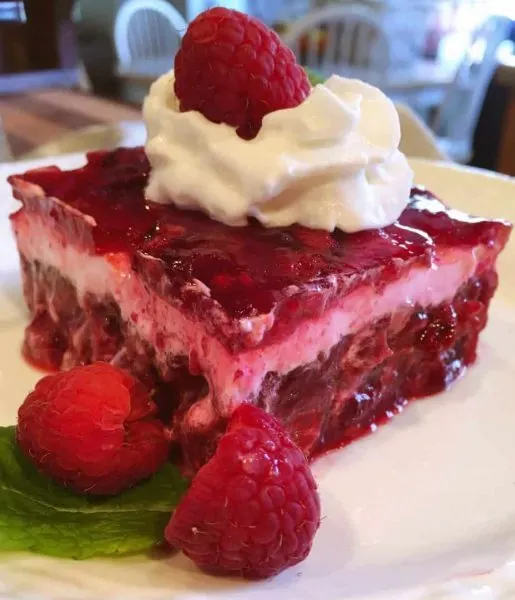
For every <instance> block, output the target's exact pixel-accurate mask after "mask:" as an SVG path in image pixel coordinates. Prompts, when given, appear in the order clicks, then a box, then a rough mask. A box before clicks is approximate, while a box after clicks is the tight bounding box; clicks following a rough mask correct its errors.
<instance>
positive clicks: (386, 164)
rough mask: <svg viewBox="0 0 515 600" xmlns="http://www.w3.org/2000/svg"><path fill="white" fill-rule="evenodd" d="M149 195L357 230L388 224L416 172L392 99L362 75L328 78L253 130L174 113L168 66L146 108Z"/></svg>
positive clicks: (234, 221) (220, 212) (224, 215)
mask: <svg viewBox="0 0 515 600" xmlns="http://www.w3.org/2000/svg"><path fill="white" fill-rule="evenodd" d="M143 116H144V119H145V122H146V126H147V136H148V137H147V144H146V148H145V149H146V153H147V155H148V158H149V161H150V164H151V166H152V170H151V174H150V179H149V184H148V188H147V196H148V198H149V199H150V200H152V201H154V202H161V203H173V204H175V205H177V206H178V207H180V208H188V209H195V210H201V211H203V212H205V213H207V214H208V215H209V216H210V217H211V218H213V219H215V220H217V221H221V222H223V223H226V224H228V225H245V224H246V223H247V220H248V218H249V217H255V218H256V219H258V220H259V221H260V222H261V223H262V224H263V225H265V226H267V227H275V226H287V225H291V224H293V223H299V224H301V225H304V226H306V227H311V228H314V229H325V230H327V231H333V230H334V229H335V228H339V229H341V230H342V231H345V232H348V233H353V232H355V231H360V230H364V229H374V228H378V227H384V226H386V225H390V224H391V223H393V222H394V221H396V220H397V219H398V217H399V216H400V214H401V213H402V211H403V210H404V208H405V207H406V205H407V203H408V201H409V195H410V189H411V186H412V182H413V173H412V171H411V169H410V167H409V165H408V162H407V160H406V157H405V156H404V154H402V152H400V150H399V142H400V125H399V117H398V114H397V111H396V109H395V106H394V105H393V103H392V102H391V101H390V100H389V99H388V98H387V97H386V96H385V95H384V94H383V93H382V92H381V91H380V90H379V89H377V88H375V87H373V86H371V85H368V84H366V83H364V82H362V81H358V80H354V79H345V78H343V77H339V76H336V75H334V76H332V77H331V78H330V79H328V80H327V81H326V82H325V84H323V85H317V86H315V87H314V88H313V89H312V91H311V93H310V95H309V96H308V97H307V98H306V100H305V101H304V102H303V103H302V104H300V105H299V106H296V107H295V108H290V109H285V110H279V111H276V112H273V113H270V114H268V115H266V116H265V118H264V119H263V124H262V127H261V130H260V131H259V133H258V135H257V136H256V137H255V138H254V139H252V140H243V139H241V138H240V137H239V136H238V135H237V134H236V131H235V129H234V128H232V127H230V126H229V125H226V124H216V123H211V122H210V121H208V119H206V118H205V117H204V116H203V115H202V114H201V113H199V112H196V111H190V112H183V113H181V112H180V111H179V102H178V100H177V98H176V97H175V95H174V75H173V72H170V73H168V74H165V75H163V76H162V77H160V78H159V79H158V80H157V81H156V82H155V83H154V84H153V85H152V87H151V89H150V92H149V95H148V96H147V98H146V99H145V102H144V105H143Z"/></svg>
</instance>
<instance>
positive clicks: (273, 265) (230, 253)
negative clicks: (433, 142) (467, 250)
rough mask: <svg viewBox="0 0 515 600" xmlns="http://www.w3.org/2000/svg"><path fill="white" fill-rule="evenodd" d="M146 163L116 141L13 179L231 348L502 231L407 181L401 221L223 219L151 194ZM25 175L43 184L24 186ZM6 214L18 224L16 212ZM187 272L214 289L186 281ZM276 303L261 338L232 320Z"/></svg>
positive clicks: (28, 198) (25, 197)
mask: <svg viewBox="0 0 515 600" xmlns="http://www.w3.org/2000/svg"><path fill="white" fill-rule="evenodd" d="M148 169H149V166H148V163H147V160H146V157H145V155H144V153H143V150H142V149H134V150H127V149H120V150H117V151H115V152H110V153H93V154H90V155H89V158H88V165H87V166H86V167H84V168H82V169H78V170H75V171H69V172H62V171H60V170H59V169H57V168H55V167H52V168H47V169H41V170H36V171H31V172H28V173H26V174H25V175H23V176H20V177H12V178H11V183H13V186H14V187H15V191H16V194H17V196H18V197H19V198H20V199H21V200H22V201H23V204H24V209H23V210H25V211H29V212H30V211H33V212H37V213H39V214H43V215H44V218H45V219H46V220H47V222H48V225H49V227H51V228H52V231H53V232H55V235H60V236H61V239H62V242H63V244H64V245H74V246H76V247H79V248H81V249H83V250H85V251H88V252H92V251H93V252H97V253H100V254H104V253H107V252H123V253H128V255H129V256H130V257H131V260H132V267H133V269H134V270H135V271H137V272H138V273H139V275H140V277H142V278H143V279H144V280H145V281H146V282H147V284H148V285H149V286H150V287H151V288H152V289H154V290H155V291H156V293H158V294H159V295H161V296H162V297H164V298H165V299H166V300H167V301H169V302H171V303H174V304H176V305H178V306H179V307H180V309H181V310H183V311H184V312H186V313H189V314H190V315H192V316H193V318H195V319H199V320H201V321H202V322H203V323H204V324H205V326H206V328H207V329H208V331H209V332H210V333H213V334H216V335H217V336H218V337H219V338H220V339H221V340H222V341H223V342H224V343H225V344H226V345H227V347H229V348H230V349H231V350H234V351H237V350H238V349H239V348H241V347H244V346H252V345H256V344H265V343H267V342H271V341H273V340H277V339H278V338H280V337H282V336H285V335H287V334H288V333H289V332H291V331H292V330H293V329H294V328H295V327H296V326H297V325H298V323H299V322H300V321H302V320H304V319H308V318H317V317H318V316H319V315H320V314H321V313H323V312H324V311H325V310H326V309H327V308H329V307H330V306H331V305H332V304H333V303H334V302H336V301H339V300H340V299H341V298H342V296H344V295H345V294H347V293H348V292H350V291H351V290H353V289H355V288H356V287H359V286H360V285H363V284H369V283H371V282H372V283H373V284H374V286H375V287H376V288H377V290H378V292H380V290H381V288H382V287H383V286H384V285H385V284H386V283H388V282H390V281H392V280H395V279H397V278H398V277H400V276H401V275H402V274H403V273H404V272H405V271H406V270H407V269H408V268H410V267H411V266H413V265H414V264H419V265H424V266H429V265H430V264H431V262H432V260H433V258H434V252H435V248H436V247H438V246H445V247H449V248H453V247H456V246H459V247H472V246H475V245H478V244H485V245H487V246H496V248H497V251H498V250H500V249H501V248H502V247H503V245H504V244H505V243H506V240H507V238H508V235H509V227H508V225H507V224H506V223H502V222H499V221H487V220H482V219H474V218H470V217H468V216H466V215H464V214H462V213H458V212H456V211H447V210H446V209H445V207H444V206H443V205H442V204H441V203H440V202H439V201H438V200H437V199H435V198H434V197H432V196H431V195H430V194H428V193H426V192H423V191H421V190H414V191H413V194H412V201H411V204H410V205H409V207H408V208H407V209H406V210H405V211H404V213H403V215H402V216H401V218H400V221H399V222H398V223H395V224H393V225H391V226H390V227H387V228H385V229H380V230H373V231H364V232H360V233H356V234H352V235H348V234H344V233H342V232H341V231H335V232H334V233H328V232H325V231H317V230H310V229H306V228H304V227H299V226H292V227H288V228H275V229H266V228H263V227H262V226H260V225H259V224H258V223H257V222H255V221H251V222H250V223H249V225H248V227H243V228H237V227H227V226H225V225H223V224H221V223H217V222H215V221H212V220H210V219H209V218H207V217H205V216H204V215H202V214H200V213H195V212H188V211H182V210H177V209H176V208H174V207H173V206H170V205H169V206H162V205H155V204H152V203H149V202H147V201H146V200H145V197H144V189H145V185H146V182H147V176H148ZM27 183H32V184H36V185H37V186H39V187H40V188H42V190H43V194H41V193H40V194H39V195H37V194H34V193H32V192H31V191H30V190H29V191H27V189H26V186H27ZM55 198H58V199H59V202H57V201H56V200H55ZM70 209H73V210H70ZM85 215H87V217H85ZM12 218H13V223H14V226H15V228H16V220H17V218H18V214H15V215H13V217H12ZM194 280H197V281H199V282H201V283H202V284H204V286H207V288H209V290H210V293H209V295H206V294H199V293H198V291H195V290H192V289H191V287H188V286H185V284H188V283H191V282H192V281H194ZM204 289H205V287H204ZM220 307H221V308H222V312H220V310H219V309H220ZM271 311H273V312H274V313H275V316H276V318H275V321H274V326H273V327H272V329H271V330H270V331H268V332H266V333H265V337H264V338H262V339H261V338H260V339H257V340H256V339H254V338H252V336H247V335H245V334H244V333H243V332H242V329H241V328H240V327H239V326H238V319H241V318H248V317H250V318H252V317H254V316H258V315H261V314H266V313H269V312H271Z"/></svg>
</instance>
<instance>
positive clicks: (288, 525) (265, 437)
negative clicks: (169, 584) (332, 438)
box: [165, 404, 320, 579]
mask: <svg viewBox="0 0 515 600" xmlns="http://www.w3.org/2000/svg"><path fill="white" fill-rule="evenodd" d="M319 525H320V501H319V497H318V492H317V487H316V483H315V481H314V479H313V475H312V474H311V471H310V468H309V465H308V464H307V461H306V458H305V457H304V454H303V453H302V451H301V450H300V449H299V448H298V447H297V446H296V445H295V444H294V443H293V442H292V441H291V440H290V438H289V437H288V436H287V434H286V432H285V431H284V430H283V429H282V427H281V426H280V425H279V424H278V423H277V421H276V420H275V419H273V418H272V417H271V416H269V415H267V414H266V413H264V412H263V411H262V410H261V409H259V408H257V407H255V406H252V405H250V404H244V405H242V406H240V407H239V408H237V409H236V411H235V413H234V415H233V417H232V419H231V421H230V424H229V429H228V431H227V433H226V434H225V435H224V437H222V439H221V441H220V443H219V446H218V449H217V451H216V453H215V455H214V456H213V458H212V459H211V460H210V461H209V462H208V463H206V464H205V465H204V466H203V467H202V468H201V469H200V471H199V472H198V473H197V476H196V477H195V479H194V480H193V483H192V485H191V487H190V489H189V490H188V492H187V493H186V495H185V496H184V498H183V499H182V501H181V503H180V504H179V506H178V508H177V509H176V511H175V513H174V515H173V516H172V518H171V520H170V523H169V524H168V526H167V528H166V531H165V537H166V539H167V540H168V542H169V543H170V544H171V545H172V546H175V547H176V548H180V549H181V550H182V551H183V552H184V554H186V555H187V556H188V557H189V558H191V559H192V560H193V561H194V562H195V563H196V564H197V565H198V566H199V567H202V568H204V569H207V570H209V571H213V572H219V573H229V574H230V573H233V574H239V575H243V576H244V577H247V578H252V579H255V578H265V577H271V576H273V575H276V574H277V573H279V572H280V571H282V570H284V569H286V568H287V567H291V566H293V565H295V564H297V563H299V562H300V561H302V560H304V559H305V558H306V556H307V555H308V554H309V551H310V549H311V544H312V542H313V538H314V536H315V533H316V531H317V529H318V527H319Z"/></svg>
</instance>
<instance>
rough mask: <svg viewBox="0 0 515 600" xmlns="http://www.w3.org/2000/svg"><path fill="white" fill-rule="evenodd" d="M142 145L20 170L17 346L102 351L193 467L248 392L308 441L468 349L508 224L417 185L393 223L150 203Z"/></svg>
mask: <svg viewBox="0 0 515 600" xmlns="http://www.w3.org/2000/svg"><path fill="white" fill-rule="evenodd" d="M148 173H149V165H148V163H147V159H146V157H145V154H144V152H143V150H142V149H134V150H126V149H120V150H117V151H114V152H111V153H93V154H90V155H89V156H88V162H87V165H86V166H85V167H83V168H81V169H78V170H75V171H68V172H63V171H61V170H60V169H58V168H56V167H50V168H45V169H39V170H34V171H30V172H27V173H25V174H23V175H18V176H13V177H11V178H10V182H11V184H12V186H13V189H14V194H15V196H16V198H18V199H19V200H20V201H21V203H22V207H21V208H20V210H18V211H17V212H16V213H15V214H13V215H12V217H11V219H12V225H13V229H14V232H15V235H16V239H17V244H18V249H19V252H20V256H21V264H22V272H23V283H24V294H25V298H26V301H27V304H28V307H29V310H30V312H31V315H32V320H31V323H30V324H29V325H28V327H27V330H26V335H25V353H26V355H27V356H28V357H29V359H31V360H32V361H33V362H35V363H38V364H39V365H41V366H43V367H46V368H52V369H66V368H69V367H71V366H73V365H77V364H85V363H90V362H92V361H96V360H105V361H112V362H113V363H115V364H117V365H120V366H122V367H126V368H128V369H129V370H131V371H132V372H133V373H134V374H135V375H136V376H138V377H139V378H141V379H142V380H143V381H144V382H146V383H147V384H148V385H149V386H151V387H152V388H153V389H154V390H155V395H156V398H157V400H158V403H159V405H160V407H161V409H162V411H163V416H164V418H166V419H167V420H169V422H170V424H171V428H172V434H173V436H174V438H175V439H176V440H177V442H178V444H179V445H180V447H181V449H182V451H183V454H184V457H185V460H186V462H187V464H189V466H191V467H193V468H196V467H198V465H200V464H202V463H203V462H204V461H205V460H206V458H207V457H208V456H209V454H210V453H211V452H212V449H213V447H214V444H216V441H217V438H218V436H219V434H220V432H221V431H223V429H224V427H225V423H226V420H227V418H228V417H229V416H230V414H231V413H232V411H233V410H234V409H235V407H236V406H238V405H239V404H240V403H242V402H252V403H255V404H258V405H260V406H262V407H264V408H265V409H266V410H267V411H269V412H270V413H273V414H274V415H276V416H277V417H279V418H280V419H281V420H282V421H283V422H284V424H285V425H286V427H287V428H288V429H289V431H290V432H291V433H292V435H293V436H294V438H295V439H296V441H297V442H298V443H299V445H300V446H301V447H302V448H303V450H304V451H305V452H306V453H307V454H308V455H310V456H311V455H313V454H315V453H317V452H320V451H322V450H324V449H325V448H327V447H330V446H333V445H335V444H342V443H346V442H348V441H350V440H352V439H354V438H355V437H357V436H358V435H360V434H361V433H363V432H366V431H368V430H370V428H371V427H374V426H375V424H376V423H378V422H380V421H381V420H384V419H385V418H387V417H390V416H391V415H393V414H394V413H395V412H396V411H398V410H399V409H400V408H401V407H402V406H403V405H404V404H405V403H406V401H407V400H408V399H410V398H413V397H419V396H424V395H428V394H433V393H436V392H439V391H441V390H443V389H444V388H446V387H447V386H448V385H449V384H450V383H451V382H452V381H453V380H454V379H456V377H458V376H459V375H460V374H461V373H462V372H463V370H464V369H465V368H466V366H467V365H470V364H471V363H472V362H474V360H475V358H476V346H477V340H478V335H479V333H480V331H481V330H482V329H483V327H484V326H485V323H486V319H487V309H488V305H489V302H490V299H491V298H492V295H493V294H494V291H495V289H496V285H497V275H496V271H495V261H496V258H497V255H498V254H499V252H500V251H501V249H502V248H503V246H504V245H505V244H506V242H507V239H508V236H509V233H510V227H509V225H508V224H507V223H504V222H501V221H491V220H484V219H478V218H472V217H469V216H467V215H465V214H462V213H459V212H457V211H454V210H448V209H447V208H446V207H445V206H444V205H443V204H442V203H441V202H440V201H439V200H437V199H436V198H434V197H433V196H432V195H431V194H429V193H428V192H426V191H423V190H418V189H415V190H413V192H412V196H411V201H410V203H409V205H408V207H407V208H406V210H405V211H404V212H403V214H402V215H401V218H400V219H399V221H398V222H396V223H394V224H393V225H391V226H389V227H386V228H383V229H376V230H370V231H362V232H359V233H353V234H345V233H342V232H341V231H339V230H335V232H334V233H328V232H326V231H322V230H310V229H307V228H304V227H301V226H291V227H287V228H272V229H267V228H264V227H262V226H261V225H260V224H258V223H257V222H250V224H249V225H248V226H246V227H229V226H226V225H223V224H221V223H219V222H216V221H213V220H210V219H209V218H208V217H206V216H204V215H202V214H201V213H198V212H190V211H185V210H179V209H177V208H175V207H174V206H172V205H156V204H151V203H149V202H147V201H146V200H145V197H144V189H145V186H146V183H147V178H148Z"/></svg>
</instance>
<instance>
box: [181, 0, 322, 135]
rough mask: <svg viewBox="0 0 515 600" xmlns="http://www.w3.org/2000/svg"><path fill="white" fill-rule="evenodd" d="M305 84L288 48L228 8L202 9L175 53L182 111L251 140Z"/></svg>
mask: <svg viewBox="0 0 515 600" xmlns="http://www.w3.org/2000/svg"><path fill="white" fill-rule="evenodd" d="M309 90H310V83H309V80H308V77H307V75H306V72H305V71H304V69H303V68H302V67H301V66H300V65H298V64H297V62H296V60H295V55H294V54H293V52H292V51H291V50H290V49H289V48H288V47H287V46H285V45H284V44H283V42H282V41H281V39H280V38H279V36H278V35H277V34H276V33H275V32H274V31H272V30H271V29H269V28H268V27H267V26H266V25H264V24H263V23H262V22H261V21H259V20H258V19H255V18H253V17H251V16H249V15H245V14H243V13H240V12H238V11H235V10H230V9H227V8H212V9H210V10H207V11H205V12H203V13H201V14H200V15H199V16H198V17H197V18H196V19H194V20H193V21H192V22H191V24H190V25H189V27H188V30H187V31H186V34H185V35H184V38H183V40H182V45H181V48H180V50H179V52H178V53H177V55H176V57H175V94H176V96H177V98H178V100H179V105H180V110H181V111H182V112H185V111H190V110H196V111H199V112H201V113H202V114H203V115H204V116H205V117H206V118H207V119H209V120H210V121H212V122H213V123H227V124H228V125H231V126H233V127H235V128H236V131H237V133H238V135H239V136H240V137H242V138H244V139H251V138H254V137H255V136H256V135H257V133H258V132H259V129H260V127H261V122H262V120H263V117H264V116H265V115H267V114H268V113H270V112H273V111H276V110H280V109H284V108H293V107H294V106H297V105H299V104H300V103H301V102H302V101H303V100H304V99H305V98H306V97H307V95H308V93H309Z"/></svg>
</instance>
